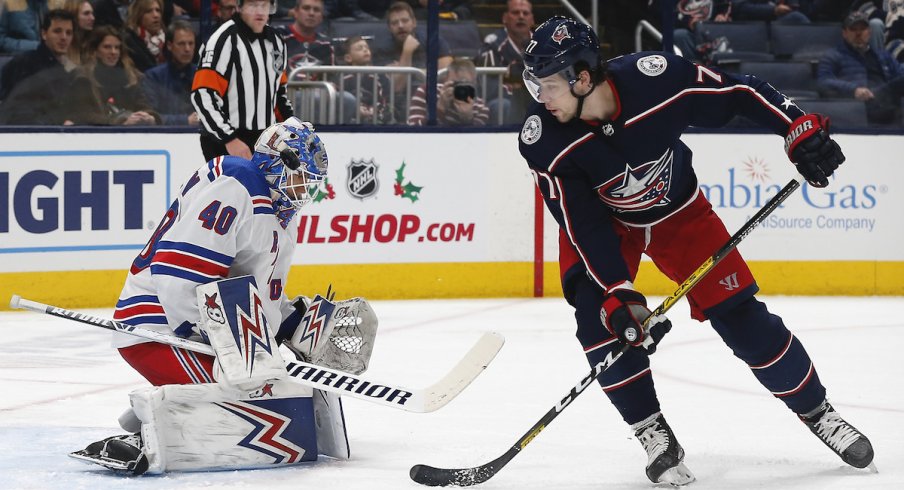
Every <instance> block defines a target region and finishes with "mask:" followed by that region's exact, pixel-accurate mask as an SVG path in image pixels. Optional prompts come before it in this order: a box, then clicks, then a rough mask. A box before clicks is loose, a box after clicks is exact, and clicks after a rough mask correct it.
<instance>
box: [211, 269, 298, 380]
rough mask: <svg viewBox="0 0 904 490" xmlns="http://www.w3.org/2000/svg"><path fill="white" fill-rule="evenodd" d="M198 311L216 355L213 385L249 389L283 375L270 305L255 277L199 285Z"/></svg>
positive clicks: (283, 369)
mask: <svg viewBox="0 0 904 490" xmlns="http://www.w3.org/2000/svg"><path fill="white" fill-rule="evenodd" d="M196 292H197V295H198V308H199V310H200V311H201V325H200V327H201V329H202V331H203V332H204V333H205V334H206V335H207V337H208V338H209V340H210V345H211V347H213V349H214V350H215V351H216V354H217V356H216V357H217V366H218V369H215V370H214V375H215V377H216V378H217V381H220V382H224V383H227V384H229V385H232V386H236V387H238V388H239V389H240V390H252V389H257V388H259V387H261V386H262V385H263V384H264V383H265V382H266V381H267V380H270V379H274V378H280V377H285V375H286V374H285V361H283V358H282V355H281V354H280V353H279V348H278V345H277V343H276V340H275V339H274V338H273V333H272V332H271V327H270V326H271V325H276V326H277V327H278V325H279V323H278V322H277V323H271V322H270V321H269V319H270V318H280V316H279V313H278V311H274V312H271V311H267V309H268V308H270V307H271V305H270V302H269V301H266V300H264V299H262V298H261V296H260V293H259V292H258V290H257V285H256V284H255V282H254V278H253V277H251V276H241V277H234V278H230V279H224V280H222V281H216V282H211V283H208V284H202V285H201V286H198V287H197V289H196Z"/></svg>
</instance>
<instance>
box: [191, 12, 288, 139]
mask: <svg viewBox="0 0 904 490" xmlns="http://www.w3.org/2000/svg"><path fill="white" fill-rule="evenodd" d="M286 82H287V76H286V43H285V41H283V40H282V38H281V37H280V36H279V34H278V33H277V32H276V30H275V29H273V28H272V27H270V26H269V25H268V26H265V27H264V30H263V32H261V33H260V34H256V33H254V31H252V30H251V28H250V27H248V25H247V24H245V23H244V22H242V20H241V18H240V17H239V16H235V17H233V18H232V19H230V20H228V21H226V22H224V23H223V25H221V26H220V27H219V28H218V29H217V30H216V31H215V32H214V33H213V35H211V36H210V39H208V40H207V42H206V43H205V44H204V45H203V46H202V47H201V62H200V64H199V65H198V71H197V72H196V73H195V78H194V82H193V83H192V94H191V103H192V105H194V107H195V110H196V111H197V112H198V119H199V120H200V121H201V127H202V131H203V132H205V133H207V134H209V135H211V136H213V137H214V138H216V139H217V140H220V141H223V142H227V141H229V140H231V139H233V138H234V137H235V132H236V130H238V129H246V130H264V129H266V128H267V127H268V126H270V125H271V124H273V123H275V122H278V121H283V120H285V119H287V118H289V117H291V116H293V115H294V113H293V111H292V104H291V103H290V102H289V99H288V97H287V95H286Z"/></svg>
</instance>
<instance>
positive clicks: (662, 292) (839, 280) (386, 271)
mask: <svg viewBox="0 0 904 490" xmlns="http://www.w3.org/2000/svg"><path fill="white" fill-rule="evenodd" d="M749 265H750V267H751V269H752V270H753V273H754V276H755V277H756V279H757V283H758V284H759V286H760V290H761V294H767V295H771V294H775V295H802V296H873V295H876V296H904V262H870V261H838V262H782V261H774V262H773V261H764V262H750V263H749ZM543 271H544V274H543V275H544V278H545V280H544V284H543V294H544V296H547V297H559V296H560V295H561V291H562V289H561V286H560V284H559V271H558V264H557V263H555V262H547V263H545V264H544V267H543ZM126 273H127V272H126V271H125V270H101V271H66V272H16V273H2V274H0V310H9V298H10V296H11V295H13V294H18V295H20V296H22V297H23V298H28V299H32V300H35V301H40V302H42V303H47V304H51V305H58V306H62V307H66V308H71V309H75V308H109V307H112V306H113V305H115V303H116V299H117V298H118V297H119V292H120V290H121V289H122V283H123V281H124V280H125V277H126ZM533 281H534V274H533V264H532V263H530V262H490V263H424V264H357V265H323V266H318V265H301V266H294V267H292V271H291V273H290V275H289V288H288V291H287V292H288V294H289V295H290V296H294V295H296V294H305V295H308V296H312V295H314V294H316V293H321V294H322V293H325V292H326V289H327V286H329V285H332V288H333V291H336V292H337V294H338V296H337V297H339V298H346V297H350V296H364V297H366V298H368V299H428V298H501V297H530V296H533ZM636 286H637V288H638V289H639V290H640V291H642V292H643V293H644V294H647V295H652V296H667V295H670V294H672V293H673V292H674V291H675V289H676V288H677V285H676V284H675V283H673V282H671V281H669V280H668V279H666V278H665V277H663V276H662V274H660V273H659V272H658V271H657V270H656V269H655V267H654V266H653V265H652V263H650V262H642V263H641V267H640V273H639V274H638V278H637V281H636Z"/></svg>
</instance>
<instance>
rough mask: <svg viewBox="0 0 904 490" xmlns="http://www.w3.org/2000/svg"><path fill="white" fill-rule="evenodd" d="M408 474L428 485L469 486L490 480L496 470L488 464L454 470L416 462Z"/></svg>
mask: <svg viewBox="0 0 904 490" xmlns="http://www.w3.org/2000/svg"><path fill="white" fill-rule="evenodd" d="M408 474H409V476H411V479H412V480H414V481H416V482H417V483H420V484H421V485H427V486H428V487H448V486H456V487H469V486H471V485H477V484H479V483H483V482H485V481H487V480H489V479H490V478H492V477H493V475H495V474H496V471H495V469H494V468H492V467H491V466H487V465H485V466H478V467H477V468H461V469H454V470H453V469H446V468H434V467H432V466H427V465H424V464H416V465H414V466H412V467H411V471H410V472H409V473H408Z"/></svg>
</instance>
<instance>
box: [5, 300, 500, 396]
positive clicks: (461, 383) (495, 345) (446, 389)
mask: <svg viewBox="0 0 904 490" xmlns="http://www.w3.org/2000/svg"><path fill="white" fill-rule="evenodd" d="M9 305H10V306H11V307H12V308H18V309H22V310H30V311H34V312H37V313H44V314H47V315H53V316H57V317H60V318H65V319H67V320H75V321H78V322H82V323H86V324H88V325H93V326H95V327H101V328H105V329H107V330H113V331H116V332H122V333H126V334H129V335H134V336H136V337H141V338H144V339H148V340H152V341H154V342H159V343H163V344H168V345H173V346H176V347H181V348H183V349H186V350H191V351H194V352H199V353H201V354H208V355H214V351H213V349H212V348H211V347H210V346H209V345H207V344H202V343H200V342H195V341H192V340H188V339H183V338H181V337H176V336H173V335H168V334H165V333H161V332H157V331H154V330H148V329H146V328H142V327H135V326H132V325H126V324H125V323H121V322H117V321H116V320H110V319H107V318H100V317H96V316H92V315H86V314H84V313H79V312H76V311H72V310H67V309H65V308H59V307H56V306H50V305H45V304H43V303H38V302H37V301H31V300H27V299H24V298H21V297H19V296H18V295H13V297H12V298H11V299H10V302H9ZM504 342H505V339H503V337H502V336H501V335H499V334H498V333H494V332H486V333H484V334H483V336H482V337H481V338H480V340H478V341H477V343H476V344H474V346H473V347H471V350H470V351H468V353H467V354H466V355H465V357H464V358H462V359H461V361H459V362H458V364H456V365H455V367H453V368H452V370H451V371H449V372H448V373H446V375H445V376H444V377H443V378H442V379H440V380H439V381H437V382H436V383H434V384H432V385H430V386H428V387H426V388H423V389H408V388H405V387H402V386H397V385H393V384H387V383H381V382H376V381H370V380H367V379H364V378H361V377H359V376H357V375H354V374H350V373H345V372H342V371H337V370H335V369H330V368H326V367H323V366H317V365H315V364H308V363H306V362H301V361H293V362H290V363H289V364H288V366H286V369H287V370H288V372H289V374H290V375H291V376H292V377H293V379H295V381H298V382H299V383H303V384H305V385H308V386H311V387H313V388H317V389H319V390H324V391H331V392H334V393H338V394H340V395H348V396H351V397H354V398H361V399H363V400H367V401H369V402H372V403H376V404H378V405H383V406H386V407H391V408H396V409H400V410H406V411H409V412H418V413H426V412H432V411H434V410H438V409H439V408H442V407H443V406H445V405H446V404H447V403H449V402H450V401H452V399H453V398H455V397H456V396H458V394H459V393H461V392H462V391H463V390H464V389H465V388H466V387H467V386H468V385H469V384H471V382H472V381H474V379H475V378H477V376H479V375H480V373H482V372H483V370H484V369H486V367H487V366H488V365H489V364H490V362H492V360H493V359H494V358H495V357H496V353H497V352H499V349H501V348H502V344H503V343H504Z"/></svg>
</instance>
